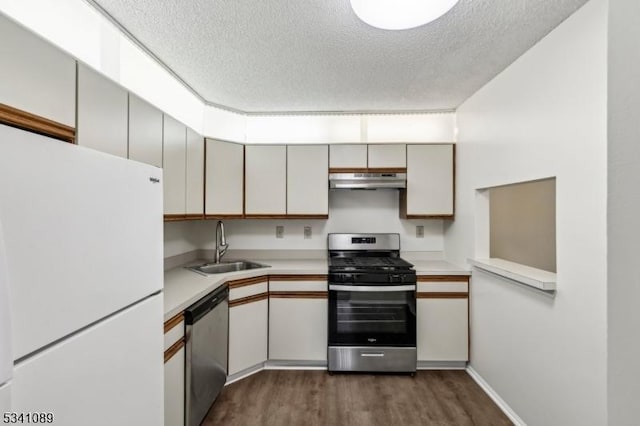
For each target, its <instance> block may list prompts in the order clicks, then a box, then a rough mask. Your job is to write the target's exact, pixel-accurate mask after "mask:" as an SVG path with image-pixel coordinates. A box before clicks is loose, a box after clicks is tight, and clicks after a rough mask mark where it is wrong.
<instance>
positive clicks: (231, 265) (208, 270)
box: [187, 260, 269, 275]
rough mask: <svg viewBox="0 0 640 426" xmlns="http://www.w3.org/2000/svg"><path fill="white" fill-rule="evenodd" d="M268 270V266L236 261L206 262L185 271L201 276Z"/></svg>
mask: <svg viewBox="0 0 640 426" xmlns="http://www.w3.org/2000/svg"><path fill="white" fill-rule="evenodd" d="M258 268H269V265H263V264H261V263H256V262H249V261H247V260H237V261H235V262H220V263H212V262H207V263H203V264H201V265H194V266H188V267H187V269H189V270H191V271H193V272H197V273H199V274H202V275H211V274H223V273H225V272H234V271H246V270H248V269H258Z"/></svg>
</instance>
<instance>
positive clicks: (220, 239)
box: [213, 220, 229, 263]
mask: <svg viewBox="0 0 640 426" xmlns="http://www.w3.org/2000/svg"><path fill="white" fill-rule="evenodd" d="M218 230H220V236H218ZM228 248H229V244H227V238H226V236H225V235H224V224H223V223H222V221H221V220H219V221H218V223H217V224H216V254H215V257H214V259H213V261H214V263H220V260H221V259H222V256H224V254H225V253H226V252H227V249H228Z"/></svg>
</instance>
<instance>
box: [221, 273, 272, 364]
mask: <svg viewBox="0 0 640 426" xmlns="http://www.w3.org/2000/svg"><path fill="white" fill-rule="evenodd" d="M227 285H228V286H229V358H228V359H229V369H228V373H227V374H228V375H229V376H232V375H234V374H236V373H239V372H241V371H242V370H246V369H247V368H251V367H255V366H256V365H261V364H263V363H264V362H265V361H266V360H267V347H268V335H267V333H268V331H269V327H268V321H269V277H267V276H261V277H254V278H244V279H239V280H234V281H229V282H228V283H227Z"/></svg>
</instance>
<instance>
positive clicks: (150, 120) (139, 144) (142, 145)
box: [129, 94, 162, 167]
mask: <svg viewBox="0 0 640 426" xmlns="http://www.w3.org/2000/svg"><path fill="white" fill-rule="evenodd" d="M129 159H131V160H136V161H140V162H141V163H146V164H150V165H152V166H156V167H162V111H160V110H159V109H157V108H155V107H153V106H152V105H150V104H148V103H147V102H145V101H143V100H142V99H140V98H139V97H137V96H135V95H133V94H129Z"/></svg>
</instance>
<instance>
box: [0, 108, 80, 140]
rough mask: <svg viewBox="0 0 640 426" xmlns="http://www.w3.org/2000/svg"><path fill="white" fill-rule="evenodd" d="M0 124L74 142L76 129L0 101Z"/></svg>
mask: <svg viewBox="0 0 640 426" xmlns="http://www.w3.org/2000/svg"><path fill="white" fill-rule="evenodd" d="M0 124H6V125H8V126H12V127H17V128H20V129H23V130H27V131H29V132H33V133H38V134H40V135H44V136H48V137H51V138H54V139H59V140H61V141H64V142H69V143H75V141H76V129H75V128H73V127H70V126H67V125H66V124H62V123H59V122H57V121H53V120H49V119H48V118H44V117H41V116H39V115H36V114H32V113H30V112H27V111H23V110H21V109H18V108H14V107H11V106H9V105H6V104H3V103H0Z"/></svg>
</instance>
